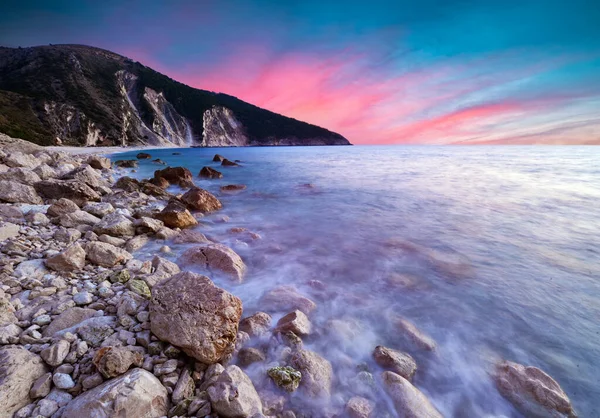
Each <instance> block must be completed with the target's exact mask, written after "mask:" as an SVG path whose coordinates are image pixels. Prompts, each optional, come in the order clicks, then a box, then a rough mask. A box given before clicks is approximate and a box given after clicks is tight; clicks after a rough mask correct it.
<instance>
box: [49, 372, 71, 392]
mask: <svg viewBox="0 0 600 418" xmlns="http://www.w3.org/2000/svg"><path fill="white" fill-rule="evenodd" d="M52 381H53V382H54V385H55V386H56V387H57V388H59V389H71V388H73V387H74V386H75V382H74V381H73V378H72V377H71V376H69V375H68V374H66V373H55V374H54V376H52Z"/></svg>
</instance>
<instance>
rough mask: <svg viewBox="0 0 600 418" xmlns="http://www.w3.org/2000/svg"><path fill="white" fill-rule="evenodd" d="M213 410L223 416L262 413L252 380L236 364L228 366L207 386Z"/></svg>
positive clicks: (242, 417)
mask: <svg viewBox="0 0 600 418" xmlns="http://www.w3.org/2000/svg"><path fill="white" fill-rule="evenodd" d="M208 397H209V399H210V402H211V405H212V409H213V411H214V412H216V413H217V414H219V416H221V417H225V418H246V417H248V418H249V417H253V416H255V414H262V403H261V400H260V398H259V396H258V393H257V392H256V389H255V388H254V385H253V384H252V381H251V380H250V378H249V377H248V376H246V374H245V373H244V372H243V371H242V370H241V369H240V368H239V367H237V366H229V367H227V368H226V369H225V371H224V372H223V373H221V375H220V376H219V377H218V378H217V381H216V383H215V384H214V385H213V386H210V387H209V388H208Z"/></svg>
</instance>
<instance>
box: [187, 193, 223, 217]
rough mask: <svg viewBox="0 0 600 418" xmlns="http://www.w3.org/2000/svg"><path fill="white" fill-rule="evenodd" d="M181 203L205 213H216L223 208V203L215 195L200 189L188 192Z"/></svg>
mask: <svg viewBox="0 0 600 418" xmlns="http://www.w3.org/2000/svg"><path fill="white" fill-rule="evenodd" d="M181 201H182V202H183V203H185V204H186V205H187V206H188V208H190V209H193V210H197V211H200V212H203V213H207V212H214V211H216V210H219V209H221V208H222V207H223V205H222V204H221V201H220V200H219V199H217V197H216V196H215V195H213V194H212V193H210V192H208V191H206V190H204V189H201V188H199V187H194V188H191V189H190V190H188V191H187V192H186V193H185V194H184V195H183V196H181Z"/></svg>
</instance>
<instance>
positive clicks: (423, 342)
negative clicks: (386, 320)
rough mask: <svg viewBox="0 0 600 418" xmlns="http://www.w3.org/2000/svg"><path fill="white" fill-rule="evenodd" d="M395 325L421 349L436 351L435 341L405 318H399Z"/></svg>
mask: <svg viewBox="0 0 600 418" xmlns="http://www.w3.org/2000/svg"><path fill="white" fill-rule="evenodd" d="M395 324H396V325H397V326H398V328H399V329H400V330H401V332H403V333H404V334H405V335H406V336H407V337H408V338H409V339H410V340H411V341H412V342H413V344H414V345H416V346H417V347H419V348H420V349H422V350H427V351H433V350H435V346H436V344H435V341H434V340H433V339H432V338H431V337H429V336H427V335H425V334H423V332H421V330H419V329H418V328H417V327H416V326H415V325H414V324H413V323H412V322H410V321H408V320H406V319H404V318H397V319H396V321H395Z"/></svg>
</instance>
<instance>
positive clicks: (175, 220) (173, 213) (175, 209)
mask: <svg viewBox="0 0 600 418" xmlns="http://www.w3.org/2000/svg"><path fill="white" fill-rule="evenodd" d="M156 218H157V219H159V220H161V221H163V222H164V224H165V225H166V226H168V227H169V228H182V229H183V228H189V227H191V226H196V225H198V221H197V220H196V218H194V217H193V216H192V214H191V213H190V211H189V210H187V208H186V207H185V205H184V204H182V203H180V202H177V201H171V202H169V204H168V205H167V206H166V207H165V208H164V209H163V210H162V211H161V212H160V213H158V214H157V215H156Z"/></svg>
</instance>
